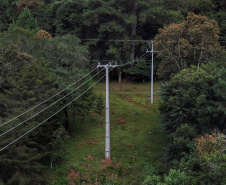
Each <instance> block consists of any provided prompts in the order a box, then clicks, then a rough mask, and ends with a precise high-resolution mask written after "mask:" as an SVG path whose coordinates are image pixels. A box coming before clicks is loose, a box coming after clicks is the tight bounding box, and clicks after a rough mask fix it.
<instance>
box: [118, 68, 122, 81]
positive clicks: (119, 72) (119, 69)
mask: <svg viewBox="0 0 226 185" xmlns="http://www.w3.org/2000/svg"><path fill="white" fill-rule="evenodd" d="M121 82H122V68H121V67H118V83H121Z"/></svg>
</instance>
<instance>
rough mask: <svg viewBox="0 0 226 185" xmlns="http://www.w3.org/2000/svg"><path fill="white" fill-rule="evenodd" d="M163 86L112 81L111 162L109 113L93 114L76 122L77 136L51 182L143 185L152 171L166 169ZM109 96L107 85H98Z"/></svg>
mask: <svg viewBox="0 0 226 185" xmlns="http://www.w3.org/2000/svg"><path fill="white" fill-rule="evenodd" d="M158 91H159V84H158V83H156V84H154V104H150V83H121V84H118V83H115V82H111V83H110V120H111V159H112V161H111V163H106V162H104V157H105V138H104V136H105V125H104V120H105V118H104V114H103V116H102V118H101V119H102V124H101V126H99V123H98V115H96V116H91V115H90V116H89V117H88V118H86V119H85V121H84V122H83V123H80V124H77V125H76V130H77V132H76V134H75V136H74V137H70V138H69V139H68V140H67V141H66V142H65V146H66V152H65V155H64V157H63V161H62V164H61V165H60V166H57V167H55V168H54V169H53V171H52V173H53V174H54V178H55V182H52V183H51V184H102V183H103V182H104V181H105V182H106V181H107V182H108V183H106V184H123V183H124V184H141V183H142V181H143V180H144V178H145V176H146V175H147V174H150V173H153V171H155V172H157V173H161V172H163V170H164V169H165V168H164V164H163V163H162V156H163V154H164V147H165V144H166V138H165V134H164V132H163V131H162V128H161V124H160V122H159V111H158V106H159V97H158ZM94 92H95V93H96V94H99V93H101V94H103V97H104V98H105V83H99V84H98V85H96V86H95V88H94Z"/></svg>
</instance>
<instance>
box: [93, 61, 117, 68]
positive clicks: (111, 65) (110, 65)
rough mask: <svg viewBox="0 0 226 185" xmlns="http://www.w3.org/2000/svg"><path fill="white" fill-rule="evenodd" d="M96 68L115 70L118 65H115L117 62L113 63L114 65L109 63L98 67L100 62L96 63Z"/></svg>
mask: <svg viewBox="0 0 226 185" xmlns="http://www.w3.org/2000/svg"><path fill="white" fill-rule="evenodd" d="M98 67H105V68H106V67H108V68H109V67H112V68H115V67H118V64H117V62H115V64H112V63H111V62H109V63H108V64H105V65H100V62H98V65H97V68H98Z"/></svg>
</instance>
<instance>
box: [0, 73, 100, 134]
mask: <svg viewBox="0 0 226 185" xmlns="http://www.w3.org/2000/svg"><path fill="white" fill-rule="evenodd" d="M102 70H103V69H102ZM102 70H100V71H99V72H98V73H96V74H95V75H94V76H92V77H91V78H90V79H89V80H87V81H86V82H84V83H83V84H81V85H80V86H78V87H77V88H75V89H74V90H73V91H71V92H70V93H68V94H67V95H65V96H63V97H62V98H60V99H58V100H57V101H55V102H54V103H52V104H51V105H49V106H47V107H46V108H44V109H42V110H41V111H39V112H37V113H36V114H34V115H33V116H31V117H29V118H28V119H26V120H24V121H23V122H21V123H19V124H18V125H16V126H14V127H12V128H11V129H9V130H7V131H5V132H4V133H2V134H0V137H1V136H3V135H5V134H7V133H8V132H10V131H12V130H14V129H15V128H17V127H18V126H20V125H22V124H23V123H25V122H27V121H29V120H30V119H32V118H34V117H35V116H37V115H39V114H40V113H42V112H43V111H45V110H47V109H48V108H50V107H52V106H53V105H55V104H56V103H58V102H59V101H61V100H62V99H64V98H66V97H67V96H68V95H70V94H72V93H73V92H74V91H76V90H77V89H79V88H80V87H82V86H83V85H84V84H86V83H87V82H89V81H90V80H91V79H93V78H94V77H95V76H97V75H98V74H99V73H100V72H101V71H102Z"/></svg>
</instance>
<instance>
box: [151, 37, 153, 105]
mask: <svg viewBox="0 0 226 185" xmlns="http://www.w3.org/2000/svg"><path fill="white" fill-rule="evenodd" d="M153 76H154V44H153V40H152V41H151V103H153Z"/></svg>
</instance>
